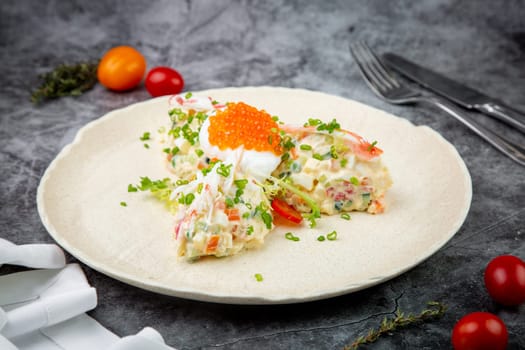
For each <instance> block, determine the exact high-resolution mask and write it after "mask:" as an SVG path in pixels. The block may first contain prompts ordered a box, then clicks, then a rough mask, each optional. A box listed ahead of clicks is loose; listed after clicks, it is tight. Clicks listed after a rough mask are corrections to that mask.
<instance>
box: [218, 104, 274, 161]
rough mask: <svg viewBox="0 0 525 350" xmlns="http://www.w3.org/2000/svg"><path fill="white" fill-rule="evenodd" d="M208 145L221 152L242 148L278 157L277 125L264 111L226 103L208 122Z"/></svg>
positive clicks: (244, 105)
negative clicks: (223, 108)
mask: <svg viewBox="0 0 525 350" xmlns="http://www.w3.org/2000/svg"><path fill="white" fill-rule="evenodd" d="M208 135H209V138H208V139H209V141H210V144H212V145H215V146H217V147H219V149H221V150H224V149H227V148H231V149H235V148H237V147H239V146H244V149H247V150H255V151H259V152H263V151H269V152H273V153H274V154H276V155H280V154H281V153H282V150H281V146H280V142H281V137H280V135H279V126H278V125H277V122H276V121H275V120H273V119H272V117H271V116H270V115H269V114H268V113H267V112H265V111H264V110H258V109H257V108H255V107H252V106H250V105H247V104H246V103H243V102H238V103H229V104H228V106H227V108H226V109H225V110H222V111H217V114H216V115H215V116H214V117H211V118H210V126H209V128H208Z"/></svg>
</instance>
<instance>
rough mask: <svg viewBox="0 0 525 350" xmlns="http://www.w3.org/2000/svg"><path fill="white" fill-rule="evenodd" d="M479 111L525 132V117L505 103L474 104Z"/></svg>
mask: <svg viewBox="0 0 525 350" xmlns="http://www.w3.org/2000/svg"><path fill="white" fill-rule="evenodd" d="M474 108H476V109H477V110H478V111H480V112H482V113H486V114H488V115H491V116H493V117H495V118H497V119H499V120H501V121H503V122H505V123H507V124H508V125H510V126H513V127H515V128H516V129H518V130H519V131H521V132H522V133H524V134H525V117H524V116H523V114H520V113H518V112H515V111H513V110H512V109H510V108H507V107H505V106H503V105H499V104H496V103H493V102H489V103H484V104H481V105H476V106H474Z"/></svg>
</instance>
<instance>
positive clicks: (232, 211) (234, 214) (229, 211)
mask: <svg viewBox="0 0 525 350" xmlns="http://www.w3.org/2000/svg"><path fill="white" fill-rule="evenodd" d="M224 213H225V214H226V215H227V216H228V220H230V221H238V220H240V219H241V216H240V214H239V209H237V208H226V209H224Z"/></svg>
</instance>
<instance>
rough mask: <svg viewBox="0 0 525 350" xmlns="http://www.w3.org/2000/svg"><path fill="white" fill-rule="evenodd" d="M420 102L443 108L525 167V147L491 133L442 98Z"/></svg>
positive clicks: (427, 98) (435, 97) (500, 135)
mask: <svg viewBox="0 0 525 350" xmlns="http://www.w3.org/2000/svg"><path fill="white" fill-rule="evenodd" d="M420 100H423V101H426V102H429V103H431V104H433V105H435V106H437V107H439V108H441V109H442V110H444V111H445V112H447V113H448V114H450V115H451V116H453V117H454V118H456V119H457V120H458V121H460V122H461V123H463V124H464V125H465V126H467V127H468V128H469V129H470V130H472V131H474V132H475V133H476V134H477V135H478V136H480V137H481V138H483V139H484V140H485V141H487V142H488V143H490V144H491V145H492V146H494V147H495V148H496V149H497V150H499V151H500V152H502V153H503V154H505V155H506V156H508V157H509V158H511V159H513V160H514V161H516V162H517V163H519V164H521V165H523V166H525V146H523V145H520V144H518V143H514V142H512V141H511V140H508V139H507V138H505V136H504V135H502V134H500V133H498V132H497V131H491V130H489V129H486V128H485V127H484V126H482V125H481V124H478V123H477V122H475V121H474V120H472V119H471V118H469V117H468V116H467V115H465V114H464V113H463V112H462V111H460V110H459V109H458V108H457V107H456V106H455V105H453V104H452V103H450V102H448V101H446V100H444V99H442V98H439V97H437V96H433V97H423V98H420Z"/></svg>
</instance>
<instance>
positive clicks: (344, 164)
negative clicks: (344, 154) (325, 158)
mask: <svg viewBox="0 0 525 350" xmlns="http://www.w3.org/2000/svg"><path fill="white" fill-rule="evenodd" d="M346 164H348V159H346V158H343V159H341V168H344V167H345V166H346Z"/></svg>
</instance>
